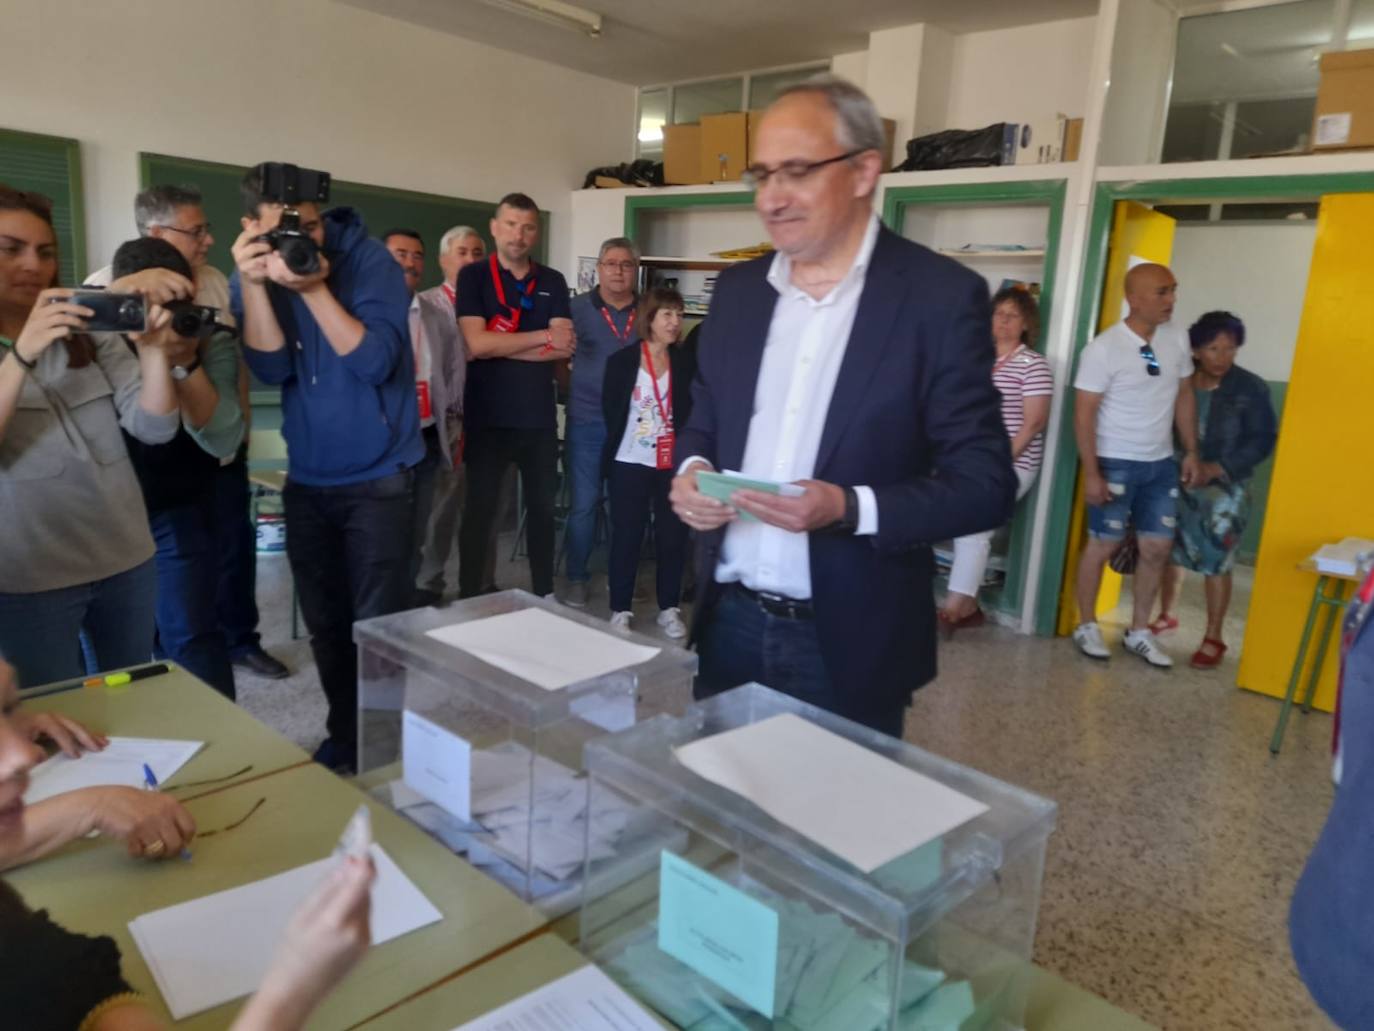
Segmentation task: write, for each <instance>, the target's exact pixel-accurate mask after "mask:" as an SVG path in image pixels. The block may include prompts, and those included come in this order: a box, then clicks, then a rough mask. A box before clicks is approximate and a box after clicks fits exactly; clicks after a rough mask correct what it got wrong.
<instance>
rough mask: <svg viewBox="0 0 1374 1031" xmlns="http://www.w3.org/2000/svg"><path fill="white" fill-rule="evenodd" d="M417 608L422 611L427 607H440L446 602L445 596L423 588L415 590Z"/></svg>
mask: <svg viewBox="0 0 1374 1031" xmlns="http://www.w3.org/2000/svg"><path fill="white" fill-rule="evenodd" d="M414 600H415V607H416V608H417V609H422V608H424V607H425V606H426V605H438V604H439V603H440V602H441V601H443V600H444V596H443V595H442V594H440V593H439V592H438V591H427V590H425V589H424V588H422V587H417V588H415V599H414Z"/></svg>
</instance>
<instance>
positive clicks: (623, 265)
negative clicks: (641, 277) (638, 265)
mask: <svg viewBox="0 0 1374 1031" xmlns="http://www.w3.org/2000/svg"><path fill="white" fill-rule="evenodd" d="M601 267H602V268H618V269H620V271H621V272H633V271H634V270H635V263H634V262H633V261H603V262H601Z"/></svg>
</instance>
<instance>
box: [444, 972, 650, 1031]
mask: <svg viewBox="0 0 1374 1031" xmlns="http://www.w3.org/2000/svg"><path fill="white" fill-rule="evenodd" d="M553 1028H557V1029H558V1031H662V1026H661V1025H660V1024H659V1023H658V1022H657V1021H655V1020H654V1019H653V1017H651V1016H649V1014H648V1013H646V1012H645V1011H644V1009H643V1007H641V1006H640V1005H639V1003H637V1002H635V1001H634V999H632V998H630V996H629V995H627V994H626V993H625V991H624V990H623V989H622V988H620V987H619V986H618V985H617V984H616V983H615V982H614V981H612V980H611V979H610V978H609V977H607V976H606V975H605V974H603V973H602V972H601V971H600V970H598V969H597V968H596V967H591V966H587V967H583V968H582V969H581V970H575V971H573V972H572V973H571V974H567V975H566V976H564V977H560V978H559V979H558V980H557V981H552V982H550V983H549V984H546V985H544V986H543V987H542V988H537V989H535V990H534V991H532V992H530V993H529V994H528V995H524V996H522V997H520V998H519V999H516V1000H515V1001H514V1002H510V1003H507V1004H506V1005H504V1006H502V1007H501V1008H499V1009H494V1010H492V1011H491V1012H490V1013H488V1014H487V1015H486V1016H484V1017H478V1018H477V1019H476V1020H470V1021H468V1022H467V1023H466V1024H464V1025H463V1026H462V1027H459V1028H455V1029H454V1031H551V1029H553Z"/></svg>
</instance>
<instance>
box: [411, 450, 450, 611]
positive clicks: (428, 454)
mask: <svg viewBox="0 0 1374 1031" xmlns="http://www.w3.org/2000/svg"><path fill="white" fill-rule="evenodd" d="M420 435H421V437H423V438H424V442H425V457H424V458H422V459H420V464H419V465H417V466H416V467H415V517H414V522H413V523H412V525H411V531H410V537H411V541H412V542H413V544H414V546H413V547H412V548H411V555H410V582H411V583H412V584H414V583H416V582H417V581H418V579H419V576H420V563H421V561H422V560H423V558H424V550H425V531H426V530H428V529H429V517H430V513H431V512H433V510H434V484H435V479H436V477H437V475H438V472H439V465H440V464H441V463H442V462H443V461H444V453H443V452H442V451H441V450H439V431H438V428H437V427H435V426H428V427H426V428H425V429H423V430H422V431H421V432H420Z"/></svg>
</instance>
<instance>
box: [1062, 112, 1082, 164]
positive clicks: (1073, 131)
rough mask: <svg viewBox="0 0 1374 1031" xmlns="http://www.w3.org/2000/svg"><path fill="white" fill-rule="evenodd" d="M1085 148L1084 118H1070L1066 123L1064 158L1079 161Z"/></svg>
mask: <svg viewBox="0 0 1374 1031" xmlns="http://www.w3.org/2000/svg"><path fill="white" fill-rule="evenodd" d="M1082 148H1083V119H1081V118H1070V119H1069V120H1068V121H1067V122H1066V123H1065V124H1064V160H1065V161H1077V160H1078V152H1079V151H1080V150H1082Z"/></svg>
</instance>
